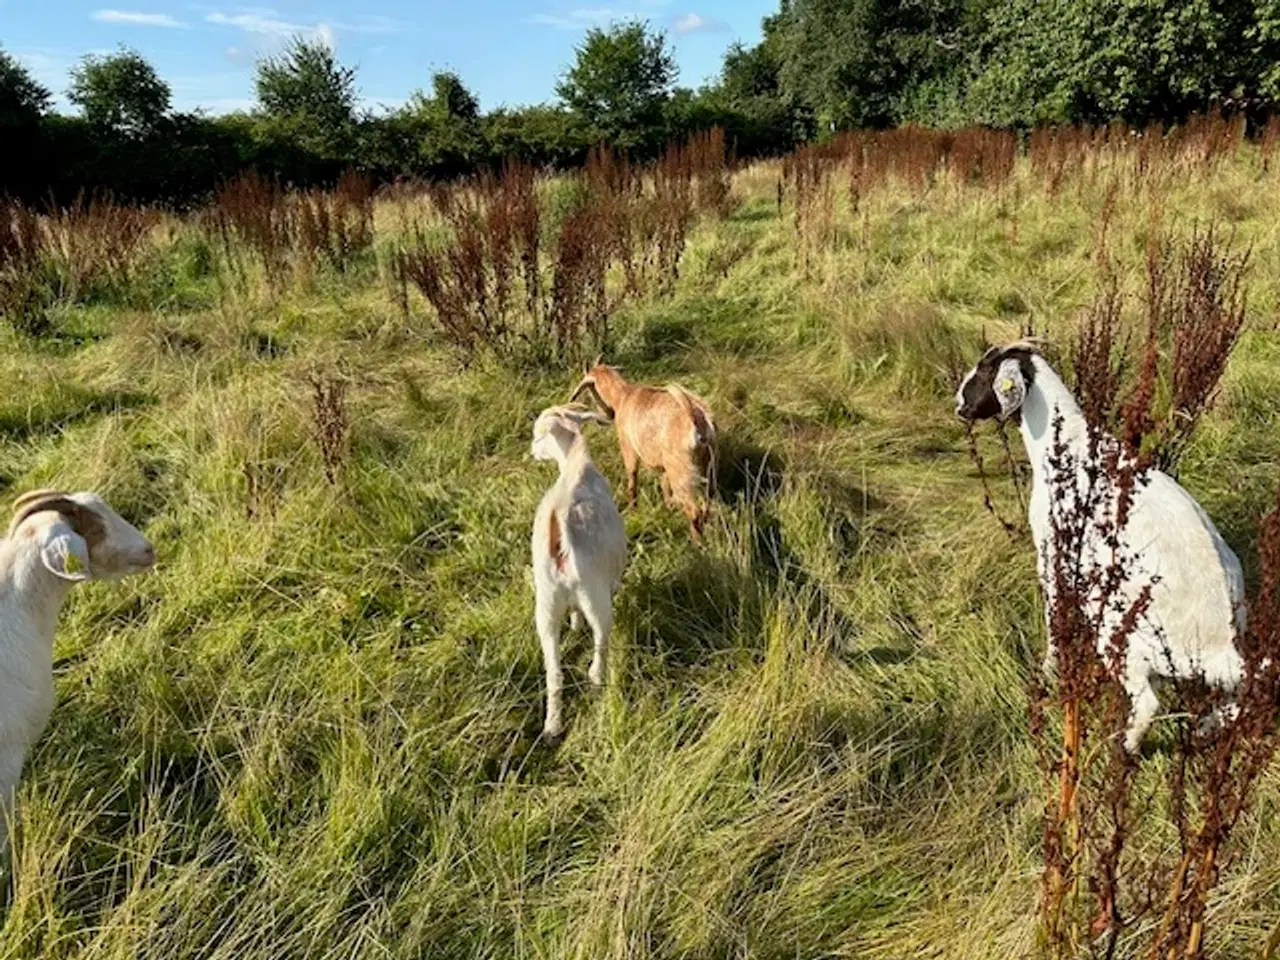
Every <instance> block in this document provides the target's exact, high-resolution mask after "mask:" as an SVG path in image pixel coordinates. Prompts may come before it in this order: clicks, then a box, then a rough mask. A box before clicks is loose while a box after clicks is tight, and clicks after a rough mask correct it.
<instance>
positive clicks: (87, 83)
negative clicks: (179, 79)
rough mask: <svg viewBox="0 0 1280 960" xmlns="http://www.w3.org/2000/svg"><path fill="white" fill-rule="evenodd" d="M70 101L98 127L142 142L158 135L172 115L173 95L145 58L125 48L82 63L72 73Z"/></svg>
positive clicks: (69, 91) (68, 94)
mask: <svg viewBox="0 0 1280 960" xmlns="http://www.w3.org/2000/svg"><path fill="white" fill-rule="evenodd" d="M67 99H68V100H70V101H71V102H72V103H74V104H75V105H76V106H77V107H79V108H80V111H81V113H82V114H83V115H84V118H85V120H87V121H88V122H89V123H90V124H92V125H93V126H94V127H97V128H99V129H100V130H103V131H105V132H107V133H109V134H113V135H116V136H124V137H131V138H142V137H146V136H149V135H151V134H154V133H155V132H156V131H157V130H158V129H159V127H160V124H161V122H162V121H163V120H164V118H165V117H166V115H167V114H168V113H169V100H170V91H169V85H168V84H167V83H165V82H164V81H163V80H161V79H160V77H159V76H158V75H157V74H156V71H155V68H154V67H152V66H151V64H150V63H148V62H147V61H146V60H145V59H144V58H143V57H142V55H141V54H139V53H137V52H136V51H134V50H128V49H124V48H121V50H120V51H119V52H118V53H113V54H109V55H107V56H101V57H100V56H94V55H92V54H91V55H89V56H86V57H85V58H84V59H83V60H81V61H80V64H79V65H78V66H77V67H76V68H75V69H74V70H72V71H71V86H70V88H69V89H68V90H67Z"/></svg>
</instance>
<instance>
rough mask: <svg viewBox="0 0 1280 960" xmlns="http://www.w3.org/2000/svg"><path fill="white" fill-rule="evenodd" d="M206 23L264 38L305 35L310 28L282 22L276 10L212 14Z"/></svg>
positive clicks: (285, 21) (207, 17) (206, 18)
mask: <svg viewBox="0 0 1280 960" xmlns="http://www.w3.org/2000/svg"><path fill="white" fill-rule="evenodd" d="M204 19H205V21H206V22H208V23H212V24H216V25H217V26H219V27H234V28H235V29H237V30H243V31H244V32H245V33H255V34H258V35H259V36H263V37H292V36H293V35H294V34H298V33H305V32H306V31H308V30H309V29H311V28H309V27H306V26H303V25H302V24H299V23H290V22H289V21H288V20H281V19H280V18H279V17H278V16H277V15H276V13H275V11H274V10H249V11H244V12H242V13H211V14H209V15H208V16H206V17H205V18H204Z"/></svg>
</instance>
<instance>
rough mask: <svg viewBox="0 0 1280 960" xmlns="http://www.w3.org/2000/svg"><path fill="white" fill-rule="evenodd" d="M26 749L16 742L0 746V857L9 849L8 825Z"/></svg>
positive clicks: (15, 800)
mask: <svg viewBox="0 0 1280 960" xmlns="http://www.w3.org/2000/svg"><path fill="white" fill-rule="evenodd" d="M25 759H26V750H25V749H23V748H22V747H21V746H19V745H17V744H11V743H10V744H5V745H4V746H2V747H0V857H3V856H4V855H5V854H6V853H7V852H8V850H9V825H10V823H12V821H13V818H14V810H15V806H16V802H17V790H18V781H19V780H21V778H22V765H23V761H24V760H25Z"/></svg>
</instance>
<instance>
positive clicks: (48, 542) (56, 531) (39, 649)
mask: <svg viewBox="0 0 1280 960" xmlns="http://www.w3.org/2000/svg"><path fill="white" fill-rule="evenodd" d="M13 509H14V514H13V520H12V522H11V523H10V524H9V534H8V536H7V537H6V538H5V539H3V540H0V813H2V814H8V813H9V811H11V810H12V804H13V793H14V790H15V789H16V788H17V786H18V780H19V778H20V777H21V775H22V765H23V763H24V762H25V761H26V758H27V753H28V752H29V751H30V749H31V747H32V745H33V744H35V742H36V740H38V739H39V738H40V734H41V733H42V732H43V731H44V727H45V724H46V723H47V722H48V720H49V714H50V713H51V712H52V711H53V699H54V698H53V636H54V631H55V630H56V629H57V625H58V612H59V611H60V610H61V609H62V604H63V602H64V601H65V600H66V599H67V594H68V593H69V592H70V590H71V588H72V587H73V586H74V585H75V584H77V583H79V582H81V581H83V580H119V579H122V578H124V577H126V576H129V575H130V574H133V573H142V572H143V571H145V570H149V569H150V568H151V567H152V566H153V565H154V564H155V562H156V553H155V549H154V548H153V547H152V546H151V543H150V542H149V541H148V540H147V538H146V537H144V536H143V535H142V534H141V533H139V532H138V531H137V530H136V529H135V528H134V527H133V526H132V525H131V524H129V523H128V522H127V521H126V520H125V519H124V518H123V517H121V516H120V515H119V514H118V513H116V512H115V511H114V510H112V509H111V508H110V507H109V506H107V504H106V502H105V501H104V500H103V499H102V498H101V497H100V496H98V495H97V494H95V493H74V494H72V493H60V492H58V491H54V490H36V491H34V492H32V493H28V494H26V495H24V496H22V497H20V498H18V501H17V502H16V503H15V504H14V508H13ZM7 841H8V837H7V827H6V820H5V817H4V816H0V848H3V847H4V846H5V845H7Z"/></svg>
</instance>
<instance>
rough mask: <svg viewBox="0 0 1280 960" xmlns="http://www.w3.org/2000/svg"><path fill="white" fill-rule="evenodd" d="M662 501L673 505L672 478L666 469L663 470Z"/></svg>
mask: <svg viewBox="0 0 1280 960" xmlns="http://www.w3.org/2000/svg"><path fill="white" fill-rule="evenodd" d="M662 502H663V503H665V504H666V505H667V506H668V507H669V506H671V480H670V478H669V477H668V476H667V471H666V470H663V471H662Z"/></svg>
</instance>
